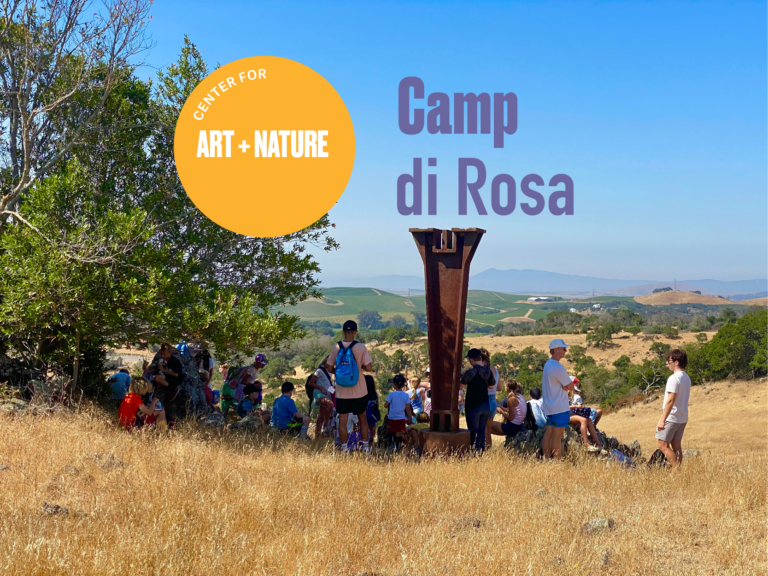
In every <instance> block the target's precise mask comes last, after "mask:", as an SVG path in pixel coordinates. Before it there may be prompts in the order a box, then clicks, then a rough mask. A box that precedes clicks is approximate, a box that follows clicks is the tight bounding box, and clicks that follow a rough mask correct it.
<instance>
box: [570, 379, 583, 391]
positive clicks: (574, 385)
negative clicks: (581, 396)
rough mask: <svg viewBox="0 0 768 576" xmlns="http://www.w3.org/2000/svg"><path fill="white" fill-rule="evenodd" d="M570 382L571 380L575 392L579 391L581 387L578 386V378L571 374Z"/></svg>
mask: <svg viewBox="0 0 768 576" xmlns="http://www.w3.org/2000/svg"><path fill="white" fill-rule="evenodd" d="M571 382H573V389H574V390H576V392H581V388H579V384H581V382H579V379H578V378H576V376H571Z"/></svg>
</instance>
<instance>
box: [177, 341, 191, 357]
mask: <svg viewBox="0 0 768 576" xmlns="http://www.w3.org/2000/svg"><path fill="white" fill-rule="evenodd" d="M176 350H178V351H179V353H180V354H181V355H182V356H189V346H188V345H187V341H186V340H182V341H181V342H180V343H179V344H177V345H176Z"/></svg>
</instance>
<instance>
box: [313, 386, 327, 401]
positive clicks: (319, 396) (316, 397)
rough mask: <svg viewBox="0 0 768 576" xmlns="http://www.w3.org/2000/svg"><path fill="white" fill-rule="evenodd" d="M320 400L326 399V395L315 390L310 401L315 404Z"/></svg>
mask: <svg viewBox="0 0 768 576" xmlns="http://www.w3.org/2000/svg"><path fill="white" fill-rule="evenodd" d="M320 398H328V395H326V394H323V393H322V392H320V390H318V389H317V388H315V389H314V390H313V392H312V401H313V402H317V401H318V400H320Z"/></svg>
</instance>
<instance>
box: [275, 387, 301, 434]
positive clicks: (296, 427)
mask: <svg viewBox="0 0 768 576" xmlns="http://www.w3.org/2000/svg"><path fill="white" fill-rule="evenodd" d="M280 392H282V395H281V396H280V397H279V398H278V399H277V400H275V403H274V404H273V405H272V419H271V420H270V425H271V426H272V427H273V428H276V429H278V430H281V431H287V432H289V433H292V434H295V433H296V432H298V433H299V436H300V437H301V438H309V436H307V429H308V428H309V416H306V415H304V414H302V413H301V412H299V409H298V408H296V402H294V401H293V398H291V396H293V384H292V383H291V382H283V385H282V386H281V387H280Z"/></svg>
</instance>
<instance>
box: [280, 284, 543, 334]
mask: <svg viewBox="0 0 768 576" xmlns="http://www.w3.org/2000/svg"><path fill="white" fill-rule="evenodd" d="M323 296H324V298H323V299H312V300H308V301H306V302H302V303H301V304H299V305H297V306H293V307H290V308H284V309H283V310H285V311H287V312H289V313H291V314H296V315H297V316H299V317H300V318H303V319H305V320H328V321H329V322H332V323H341V322H343V321H344V320H346V319H348V318H354V317H356V316H357V315H358V314H359V313H360V312H361V311H362V310H373V311H375V312H378V313H379V314H381V316H382V317H383V318H384V319H385V320H387V319H389V318H391V317H392V316H394V315H395V314H400V315H402V316H405V317H406V319H407V320H410V319H411V313H412V312H422V313H424V312H426V303H425V296H424V294H421V295H417V296H412V297H411V298H406V297H404V296H398V295H397V294H392V293H390V292H385V291H383V290H375V289H373V288H326V289H325V290H323ZM526 298H527V296H519V295H512V294H502V293H497V292H485V291H482V290H470V291H469V294H468V295H467V320H469V321H473V322H476V323H478V324H481V325H482V324H487V325H491V326H495V325H496V324H498V323H499V322H500V321H502V320H503V319H505V318H509V317H523V316H525V315H526V314H527V313H528V311H529V310H531V309H533V311H532V312H531V313H530V314H529V318H531V319H533V320H536V319H538V318H543V317H544V316H546V315H547V312H546V311H544V310H539V309H536V308H535V307H534V306H529V305H528V304H520V303H518V302H517V301H518V300H525V299H526Z"/></svg>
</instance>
